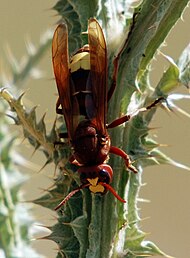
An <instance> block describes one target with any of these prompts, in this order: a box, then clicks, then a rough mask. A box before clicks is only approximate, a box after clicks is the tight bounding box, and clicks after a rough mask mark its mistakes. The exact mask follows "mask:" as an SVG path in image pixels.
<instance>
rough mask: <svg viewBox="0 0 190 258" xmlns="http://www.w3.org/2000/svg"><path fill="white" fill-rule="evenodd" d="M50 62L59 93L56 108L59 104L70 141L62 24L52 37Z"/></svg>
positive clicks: (65, 36) (64, 27) (66, 58)
mask: <svg viewBox="0 0 190 258" xmlns="http://www.w3.org/2000/svg"><path fill="white" fill-rule="evenodd" d="M52 61H53V68H54V74H55V79H56V83H57V89H58V93H59V99H58V102H57V108H58V106H59V104H61V107H62V113H63V115H64V118H65V122H66V126H67V130H68V137H69V138H70V139H71V138H72V135H73V118H72V113H73V112H72V103H71V93H70V72H69V53H68V29H67V25H66V24H64V23H62V24H59V25H58V27H57V28H56V30H55V33H54V35H53V41H52Z"/></svg>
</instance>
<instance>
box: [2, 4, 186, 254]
mask: <svg viewBox="0 0 190 258" xmlns="http://www.w3.org/2000/svg"><path fill="white" fill-rule="evenodd" d="M132 2H133V4H134V1H90V2H89V1H86V0H80V1H67V0H65V1H64V0H59V1H58V2H57V4H56V5H55V6H54V10H56V11H57V12H58V14H59V15H60V17H61V19H60V20H62V19H63V20H64V21H65V22H66V23H67V24H68V30H69V33H70V34H69V49H70V51H71V53H72V52H73V51H74V50H75V49H77V48H79V47H81V46H82V45H83V44H85V43H87V42H86V38H85V37H84V36H82V35H81V33H82V32H85V31H86V28H87V21H88V19H89V18H90V17H96V18H97V19H98V21H99V22H100V24H101V26H102V28H103V31H104V34H105V37H106V41H107V45H108V53H109V58H108V67H109V79H110V80H111V77H112V74H113V60H114V58H115V56H118V58H119V66H118V75H117V87H116V90H115V92H114V95H113V97H112V99H111V101H110V103H109V110H108V116H107V119H108V122H111V121H113V120H114V119H115V118H117V117H118V116H119V114H126V113H128V114H131V113H135V112H137V111H138V110H139V109H140V108H142V107H146V106H149V105H150V104H151V103H152V102H154V101H155V100H156V99H158V98H160V97H163V99H165V102H163V103H160V105H157V106H156V107H154V108H152V109H150V110H148V111H146V112H139V113H138V112H137V113H138V114H137V115H136V116H134V117H133V119H131V120H130V121H129V122H128V123H126V124H125V125H123V126H120V127H118V128H115V129H113V130H112V131H111V130H110V131H109V134H110V136H111V139H112V144H113V145H114V146H118V147H121V148H122V149H123V150H125V151H126V152H127V153H128V154H129V155H130V157H131V159H132V160H133V161H134V166H135V167H136V168H137V169H138V174H132V173H130V172H129V171H126V168H125V166H124V164H123V163H122V161H121V160H120V159H119V158H118V157H112V156H111V157H110V160H109V164H110V165H111V166H112V168H113V171H114V176H113V182H112V186H113V188H114V189H116V191H117V192H118V193H119V195H120V196H121V197H123V198H124V199H125V200H126V201H127V202H126V204H125V205H123V204H121V203H119V202H118V201H117V200H116V199H114V197H113V196H112V195H111V194H110V193H107V194H106V195H105V196H99V195H93V194H91V193H90V192H89V191H88V190H86V189H84V190H82V191H80V192H78V193H76V195H75V196H73V197H72V198H71V199H70V200H69V201H68V202H67V203H66V204H65V205H64V206H63V207H62V208H61V209H60V210H59V211H58V212H57V221H56V220H55V224H54V226H52V227H51V228H50V229H51V234H50V235H48V236H46V237H45V238H47V239H50V240H53V241H55V242H56V243H57V245H58V254H57V258H60V257H68V258H72V257H73V258H75V257H81V258H83V257H87V258H88V257H89V258H100V257H103V258H107V257H112V258H113V257H126V258H129V257H130V258H132V257H133V258H135V257H150V256H153V255H162V256H164V257H169V256H168V255H166V254H165V253H164V252H163V251H161V250H160V249H159V248H158V247H157V246H156V244H154V243H153V242H151V241H149V240H147V238H148V236H147V235H146V233H145V232H143V231H142V229H141V228H140V223H141V218H140V214H139V211H138V197H139V190H140V188H141V186H142V175H143V171H144V168H145V167H146V166H150V165H159V164H171V165H174V166H179V167H182V168H185V169H188V168H187V167H186V166H184V165H181V164H179V163H177V162H175V161H174V160H172V159H171V158H169V157H167V156H166V155H165V154H164V153H162V152H161V150H160V149H159V143H157V142H155V141H154V140H153V139H151V137H150V135H149V131H150V129H149V124H150V122H151V120H152V117H153V116H154V114H155V112H156V110H157V108H158V107H159V106H160V107H163V109H165V110H167V111H170V110H174V109H175V108H177V106H176V105H175V104H174V102H175V101H176V100H178V99H181V98H189V95H180V94H177V93H175V94H174V93H172V92H173V91H174V90H175V91H177V90H178V89H179V87H180V86H181V87H184V86H186V87H188V84H189V78H190V76H189V70H190V66H189V46H187V48H186V49H185V50H184V51H183V53H182V54H181V56H180V57H179V59H178V61H176V62H174V61H173V60H172V59H171V58H170V57H168V56H166V55H163V56H164V58H165V59H166V60H167V61H168V62H169V64H170V66H169V68H168V70H167V71H166V72H165V73H164V74H163V76H162V77H161V78H160V81H159V83H158V85H151V84H150V81H149V77H150V73H151V61H152V60H153V58H154V56H155V54H156V53H157V51H158V49H159V48H160V46H161V45H162V43H163V42H164V40H165V38H166V36H167V35H168V33H169V32H170V30H171V28H172V27H173V26H174V25H175V23H176V22H177V20H178V19H180V17H181V15H182V13H183V10H184V8H185V7H186V6H187V4H188V2H189V1H187V0H183V1H180V0H176V1H172V0H168V1H164V0H163V1H156V0H155V1H154V0H153V1H150V0H144V1H141V2H136V6H135V7H134V6H133V7H132ZM123 11H124V12H123ZM113 32H114V33H113ZM115 32H117V33H115ZM113 34H115V35H113ZM114 36H116V38H114ZM118 38H119V40H118ZM120 50H122V51H120ZM1 96H2V97H3V98H4V99H5V100H6V101H7V102H8V103H9V105H10V106H11V109H12V112H13V113H14V120H15V121H16V123H17V124H19V125H21V126H23V130H24V135H25V137H26V138H28V140H29V142H30V143H31V145H32V146H33V147H34V148H35V149H36V150H37V149H40V150H42V151H43V152H44V154H45V156H46V158H47V163H46V164H48V163H50V162H54V163H55V165H56V167H57V170H58V171H57V176H56V178H55V182H54V186H53V187H52V189H48V190H47V194H45V195H44V196H42V197H39V198H38V199H37V200H35V201H34V203H36V204H39V205H42V206H44V207H46V208H49V209H54V208H55V207H56V205H57V204H58V203H59V202H60V201H61V200H62V199H63V198H64V197H65V196H66V195H67V194H68V193H69V192H70V191H71V190H72V189H74V188H76V186H77V185H79V184H80V182H79V175H78V173H77V172H76V171H77V168H76V166H74V165H71V164H70V163H69V161H68V159H69V156H70V153H71V150H70V146H69V145H67V144H65V145H64V146H56V147H55V145H54V143H55V142H56V141H58V140H59V137H58V132H60V131H61V132H62V131H64V130H66V128H65V123H64V120H63V117H62V118H60V119H59V121H57V126H56V124H53V125H52V130H51V131H50V132H49V133H47V132H46V126H45V119H44V117H42V119H41V120H40V121H39V122H37V121H36V111H35V108H34V109H32V110H30V111H29V112H28V111H26V109H25V107H24V106H23V104H22V99H23V95H21V96H20V97H18V98H16V97H13V96H12V94H11V93H10V92H9V91H8V90H7V89H2V90H1ZM177 109H178V108H177ZM178 110H179V109H178ZM60 122H61V123H60ZM58 125H59V126H58ZM57 128H58V129H57Z"/></svg>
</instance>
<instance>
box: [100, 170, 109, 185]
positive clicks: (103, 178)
mask: <svg viewBox="0 0 190 258" xmlns="http://www.w3.org/2000/svg"><path fill="white" fill-rule="evenodd" d="M99 180H100V181H101V182H104V183H107V184H109V183H110V180H111V178H110V175H109V173H108V172H107V171H106V170H105V169H101V170H100V172H99Z"/></svg>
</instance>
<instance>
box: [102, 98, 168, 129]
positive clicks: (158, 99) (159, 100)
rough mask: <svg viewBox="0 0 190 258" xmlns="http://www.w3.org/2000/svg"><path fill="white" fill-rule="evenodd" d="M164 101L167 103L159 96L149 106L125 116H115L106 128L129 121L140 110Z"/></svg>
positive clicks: (141, 109)
mask: <svg viewBox="0 0 190 258" xmlns="http://www.w3.org/2000/svg"><path fill="white" fill-rule="evenodd" d="M163 101H165V102H166V104H167V99H166V98H164V97H160V98H157V99H156V100H155V101H154V102H153V103H151V104H150V105H149V106H147V107H143V108H140V109H138V110H136V111H135V112H134V113H133V114H130V115H125V116H122V117H120V118H117V119H115V120H114V121H113V122H112V123H110V124H108V125H106V128H108V129H109V128H114V127H116V126H118V125H121V124H123V123H125V122H127V121H129V120H130V119H131V118H132V117H134V116H136V115H138V114H139V113H140V112H146V111H148V110H150V109H152V108H154V107H156V106H157V105H158V104H160V103H161V102H163Z"/></svg>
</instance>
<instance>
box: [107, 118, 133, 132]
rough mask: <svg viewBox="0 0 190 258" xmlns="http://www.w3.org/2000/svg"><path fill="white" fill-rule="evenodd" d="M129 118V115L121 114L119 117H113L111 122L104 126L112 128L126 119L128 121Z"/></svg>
mask: <svg viewBox="0 0 190 258" xmlns="http://www.w3.org/2000/svg"><path fill="white" fill-rule="evenodd" d="M130 119H131V116H130V115H125V116H122V117H120V118H117V119H115V120H114V121H113V122H111V123H110V124H108V125H106V128H108V129H109V128H114V127H116V126H118V125H121V124H123V123H125V122H127V121H129V120H130Z"/></svg>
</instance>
